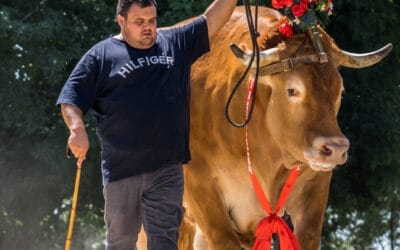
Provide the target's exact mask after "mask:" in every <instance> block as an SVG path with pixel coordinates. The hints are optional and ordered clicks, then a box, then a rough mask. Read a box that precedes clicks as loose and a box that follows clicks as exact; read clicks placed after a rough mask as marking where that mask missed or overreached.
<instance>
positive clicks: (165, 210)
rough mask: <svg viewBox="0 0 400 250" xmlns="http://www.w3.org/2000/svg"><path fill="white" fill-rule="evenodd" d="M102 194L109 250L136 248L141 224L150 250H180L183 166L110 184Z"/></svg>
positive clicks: (162, 169)
mask: <svg viewBox="0 0 400 250" xmlns="http://www.w3.org/2000/svg"><path fill="white" fill-rule="evenodd" d="M103 193H104V199H105V210H104V220H105V223H106V226H107V237H106V238H107V239H106V241H107V242H106V249H107V250H132V249H135V245H136V241H137V239H138V234H139V231H140V228H141V225H142V223H143V226H144V228H145V231H146V234H147V248H148V250H169V249H171V250H172V249H177V241H178V235H179V225H180V223H181V220H182V196H183V170H182V165H170V166H166V167H163V168H160V169H158V170H156V171H154V172H150V173H145V174H142V175H138V176H133V177H129V178H126V179H122V180H119V181H115V182H110V183H107V184H106V185H105V186H104V190H103Z"/></svg>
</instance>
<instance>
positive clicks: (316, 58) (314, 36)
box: [231, 26, 328, 75]
mask: <svg viewBox="0 0 400 250" xmlns="http://www.w3.org/2000/svg"><path fill="white" fill-rule="evenodd" d="M308 38H309V39H310V40H311V42H312V44H313V46H314V48H315V49H316V50H317V53H315V54H311V55H305V56H296V54H297V53H298V52H299V50H300V49H301V48H302V47H303V46H304V45H305V43H306V42H307V41H309V39H308ZM231 50H232V51H233V53H234V54H238V53H237V50H239V48H238V47H237V46H236V45H235V44H231ZM326 62H328V56H327V54H326V53H325V51H324V49H323V47H322V44H321V40H320V38H319V32H318V30H317V28H316V27H315V26H312V27H310V28H309V29H308V37H306V39H304V41H303V42H302V44H301V45H300V46H299V48H297V50H296V51H295V52H294V53H293V54H292V55H291V56H290V57H289V58H286V59H282V60H280V61H279V62H276V63H272V64H269V65H266V66H261V67H259V74H260V75H270V74H276V73H281V72H287V71H290V70H292V69H293V68H294V67H295V66H297V65H299V64H310V63H326Z"/></svg>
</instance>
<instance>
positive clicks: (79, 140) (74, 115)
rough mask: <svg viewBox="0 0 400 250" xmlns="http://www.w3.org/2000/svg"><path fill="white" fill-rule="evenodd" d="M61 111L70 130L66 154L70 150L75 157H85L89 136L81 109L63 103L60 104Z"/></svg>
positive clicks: (81, 158) (82, 158)
mask: <svg viewBox="0 0 400 250" xmlns="http://www.w3.org/2000/svg"><path fill="white" fill-rule="evenodd" d="M61 112H62V115H63V118H64V121H65V124H66V125H67V127H68V128H69V132H70V135H69V138H68V143H67V155H69V152H71V153H72V154H73V156H74V157H75V158H77V159H80V160H84V159H86V153H87V152H88V150H89V138H88V135H87V133H86V128H85V124H84V122H83V114H82V111H81V110H80V109H79V107H77V106H75V105H72V104H68V103H63V104H61Z"/></svg>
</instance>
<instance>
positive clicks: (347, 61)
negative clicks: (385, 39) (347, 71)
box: [332, 43, 393, 68]
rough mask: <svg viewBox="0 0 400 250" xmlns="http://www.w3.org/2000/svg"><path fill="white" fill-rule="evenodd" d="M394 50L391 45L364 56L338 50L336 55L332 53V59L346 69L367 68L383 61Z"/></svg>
mask: <svg viewBox="0 0 400 250" xmlns="http://www.w3.org/2000/svg"><path fill="white" fill-rule="evenodd" d="M392 48H393V45H392V44H391V43H389V44H387V45H386V46H384V47H382V48H381V49H378V50H375V51H372V52H369V53H363V54H357V53H351V52H347V51H344V50H341V49H338V50H336V51H335V52H336V53H335V52H334V53H332V57H333V59H334V60H335V61H336V62H338V63H339V64H340V65H342V66H344V67H348V68H365V67H368V66H371V65H374V64H375V63H378V62H379V61H381V60H382V59H383V58H384V57H385V56H387V55H388V54H389V53H390V51H392Z"/></svg>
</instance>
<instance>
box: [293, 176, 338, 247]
mask: <svg viewBox="0 0 400 250" xmlns="http://www.w3.org/2000/svg"><path fill="white" fill-rule="evenodd" d="M330 179H331V174H330V173H326V174H324V173H319V174H317V175H316V178H314V179H313V180H311V181H307V182H306V183H307V184H305V185H304V186H302V187H298V189H297V191H298V192H295V193H293V197H291V198H293V199H292V201H296V202H295V203H293V202H291V205H292V206H291V209H290V210H291V211H289V213H290V214H291V216H292V222H293V225H294V232H295V235H296V237H297V239H298V241H299V244H300V249H302V250H318V249H320V242H321V233H322V225H323V220H324V214H325V209H326V205H327V202H328V195H329V184H330Z"/></svg>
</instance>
